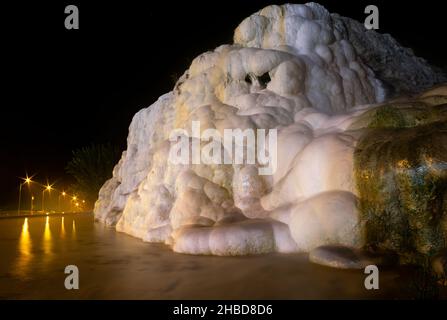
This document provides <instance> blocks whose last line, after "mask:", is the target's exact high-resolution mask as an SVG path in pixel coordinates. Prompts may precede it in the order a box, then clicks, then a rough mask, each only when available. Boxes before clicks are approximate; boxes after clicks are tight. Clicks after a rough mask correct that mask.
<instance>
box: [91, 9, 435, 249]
mask: <svg viewBox="0 0 447 320" xmlns="http://www.w3.org/2000/svg"><path fill="white" fill-rule="evenodd" d="M350 39H354V42H351V41H350ZM359 39H361V41H360V40H359ZM368 39H371V42H372V43H374V47H371V48H366V44H368V43H369V42H368ZM390 43H392V44H393V45H392V46H390ZM365 48H366V49H368V50H376V51H377V52H378V54H379V55H380V54H381V55H382V56H383V55H391V56H392V59H393V61H399V57H398V56H396V55H398V54H399V52H403V53H402V54H403V55H404V57H402V59H401V61H403V62H402V63H401V64H400V63H398V62H396V63H394V64H392V65H391V66H390V69H389V70H388V71H387V74H388V77H387V78H386V81H387V83H386V86H385V85H384V84H383V83H384V82H382V81H381V79H379V78H378V77H377V76H375V70H374V69H371V68H374V67H377V66H378V65H380V64H377V61H375V62H374V63H373V64H372V67H371V68H370V67H369V66H368V65H367V64H365V63H367V62H368V59H365V57H368V56H371V55H373V53H374V52H370V51H368V50H366V49H365ZM406 50H407V49H403V48H401V47H400V46H399V45H398V44H397V43H396V42H395V41H394V40H393V39H392V38H391V37H390V36H388V35H380V34H377V33H375V32H374V31H366V30H365V29H364V28H363V27H362V25H361V24H359V23H357V22H355V21H352V20H350V19H348V18H344V17H340V16H338V15H336V14H332V15H331V14H330V13H329V12H328V11H327V10H326V9H325V8H323V7H322V6H320V5H318V4H315V3H308V4H305V5H288V4H287V5H283V6H269V7H266V8H264V9H262V10H261V11H259V12H257V13H255V14H253V15H252V16H250V17H248V18H246V19H245V20H244V21H242V23H241V24H240V25H239V26H238V27H237V29H236V30H235V34H234V44H232V45H222V46H220V47H218V48H216V49H215V50H214V51H210V52H206V53H203V54H201V55H200V56H198V57H197V58H195V59H194V61H193V62H192V64H191V66H190V68H189V69H188V70H187V71H186V72H185V73H184V74H183V76H182V77H181V78H180V79H179V81H178V82H177V84H176V85H175V87H174V89H173V90H172V91H171V92H169V93H167V94H165V95H163V96H162V97H160V98H159V99H158V101H156V102H155V103H154V104H153V105H151V106H150V107H148V108H146V109H143V110H141V111H140V112H138V113H137V114H136V115H135V116H134V118H133V121H132V123H131V125H130V128H129V136H128V140H127V143H128V149H127V151H125V152H124V153H123V155H122V158H121V160H120V161H119V163H118V164H117V166H116V167H115V169H114V172H113V178H112V179H111V180H109V181H107V182H106V183H105V184H104V186H103V187H102V189H101V191H100V194H99V199H98V201H97V203H96V205H95V217H96V219H97V220H99V221H101V222H104V223H106V224H107V225H115V226H116V230H118V231H121V232H125V233H128V234H130V235H133V236H135V237H138V238H141V239H143V240H144V241H148V242H162V243H166V244H168V245H170V246H171V247H172V249H173V250H174V251H176V252H182V253H191V254H215V255H244V254H257V253H266V252H273V251H277V252H300V251H304V252H308V251H310V250H312V249H314V248H316V247H318V246H321V245H328V244H330V245H343V246H350V247H360V246H361V245H362V236H361V234H360V227H359V217H358V211H357V197H356V190H355V186H354V182H353V150H354V147H355V144H356V140H357V139H358V133H356V132H352V131H346V129H347V127H348V126H349V125H350V124H351V123H352V121H353V120H355V119H356V117H357V116H359V115H360V114H362V113H363V112H364V111H365V110H367V109H368V108H371V107H373V106H372V104H376V103H380V102H382V101H383V100H384V99H386V98H387V94H389V93H390V92H389V91H387V90H389V88H390V87H392V88H393V89H394V92H396V91H399V92H402V90H404V89H405V88H409V89H414V87H415V86H416V85H418V86H419V88H422V87H423V86H430V85H432V84H434V83H436V82H439V81H440V79H441V78H440V76H439V75H438V74H437V73H436V71H435V70H432V69H430V68H431V67H430V66H428V64H427V63H426V62H425V61H424V60H422V59H420V58H416V57H414V56H412V55H411V54H410V53H409V52H408V50H407V51H406ZM379 58H380V59H382V58H383V59H385V57H384V56H383V57H379ZM379 58H377V59H379ZM405 59H406V60H405ZM385 60H386V59H385ZM411 61H415V62H414V63H411ZM408 66H411V67H412V68H413V69H414V70H412V72H413V73H414V74H416V75H417V74H418V73H419V74H420V76H421V77H422V78H421V79H418V78H417V76H415V77H413V80H412V81H413V82H409V80H408V77H407V76H406V74H407V73H408V72H409V71H408ZM381 67H382V68H383V66H381ZM399 74H402V76H401V77H399ZM390 79H391V80H390ZM418 81H419V82H418ZM412 86H413V87H412ZM192 121H200V125H201V129H202V130H205V129H207V128H215V129H217V130H218V131H219V132H221V133H223V130H224V129H232V128H240V129H242V130H244V129H246V128H252V129H257V128H262V129H272V128H276V129H277V130H278V148H277V152H278V165H277V168H278V169H277V171H276V172H275V173H274V175H272V176H262V175H259V174H258V170H257V167H256V165H225V164H222V165H205V164H198V165H174V164H172V163H170V162H169V161H168V154H169V149H170V146H171V142H170V141H169V135H170V133H171V132H172V130H174V129H176V128H183V129H185V130H187V131H189V130H190V128H191V123H192Z"/></svg>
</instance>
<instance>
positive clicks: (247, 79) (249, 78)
mask: <svg viewBox="0 0 447 320" xmlns="http://www.w3.org/2000/svg"><path fill="white" fill-rule="evenodd" d="M245 82H247V83H249V84H251V77H250V75H249V74H247V75H246V76H245Z"/></svg>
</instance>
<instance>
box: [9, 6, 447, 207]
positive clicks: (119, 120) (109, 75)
mask: <svg viewBox="0 0 447 320" xmlns="http://www.w3.org/2000/svg"><path fill="white" fill-rule="evenodd" d="M93 2H94V3H93ZM289 2H292V1H289ZM273 3H276V4H281V3H284V1H273V0H272V1H254V0H253V1H249V0H246V1H208V2H204V1H202V2H197V1H196V2H192V1H181V2H180V1H179V2H172V1H162V2H159V3H157V4H155V3H154V1H141V2H137V1H135V2H132V1H129V0H128V1H117V2H110V1H59V3H58V4H55V3H53V4H51V3H44V2H42V1H40V2H39V3H36V1H29V2H28V3H27V2H20V3H16V4H2V7H1V12H2V19H1V20H2V21H1V22H0V23H1V24H0V25H1V34H2V38H1V51H2V58H1V59H2V62H3V63H2V71H1V75H2V78H3V79H2V80H3V81H2V90H1V92H2V95H1V98H0V99H1V113H0V119H1V120H0V121H1V123H0V137H1V145H0V160H1V165H0V208H2V207H5V206H7V205H11V206H14V205H15V201H16V197H17V188H18V177H19V176H24V175H25V172H28V173H30V174H32V173H37V174H38V175H37V176H36V179H37V180H40V181H41V182H45V181H46V179H47V178H48V179H49V180H50V181H51V182H53V181H55V180H57V181H58V184H59V186H63V184H66V183H68V182H69V179H68V178H67V177H66V175H65V174H64V167H65V165H66V163H67V161H68V160H69V159H70V155H71V150H73V149H74V148H78V147H82V146H85V145H88V144H90V143H91V142H99V143H102V142H112V143H114V144H117V145H119V146H120V147H121V148H122V149H124V148H125V145H126V144H125V142H126V137H127V129H128V126H129V124H130V121H131V119H132V116H133V115H134V114H135V113H136V112H137V111H138V110H140V109H141V108H143V107H146V106H149V105H150V104H152V103H153V102H154V101H155V100H156V99H157V98H158V97H159V96H160V95H162V94H163V93H166V92H168V91H170V90H171V88H172V86H173V80H172V77H175V76H180V75H181V74H182V73H183V72H184V70H186V69H187V67H188V66H189V64H190V62H191V61H192V59H193V58H194V57H195V56H197V55H198V54H200V53H202V52H204V51H206V50H211V49H213V48H215V47H216V46H218V45H220V44H224V43H231V41H232V35H233V30H234V28H236V26H237V25H238V23H239V22H240V21H241V20H242V19H243V18H244V17H246V16H249V15H250V14H252V13H254V12H255V11H257V10H259V9H261V8H263V7H264V6H266V5H269V4H273ZM298 3H299V2H298ZM320 3H321V4H324V5H325V6H326V7H327V8H328V9H329V10H330V11H331V12H338V13H340V14H342V15H345V16H349V17H352V18H356V19H357V20H362V21H363V20H364V18H365V14H364V13H363V11H364V8H365V6H366V5H367V4H376V5H378V7H379V9H380V30H379V31H380V32H382V33H391V34H392V35H393V36H394V37H395V38H396V39H398V40H399V41H400V42H401V43H402V44H404V45H405V46H408V47H411V48H413V49H414V51H415V52H416V53H417V54H418V55H420V56H423V57H425V58H426V59H428V60H429V61H430V62H431V63H433V64H436V65H439V66H443V67H445V66H446V60H447V59H446V58H445V53H446V50H445V47H444V44H443V43H444V42H445V34H446V31H447V30H446V29H447V28H446V24H445V18H444V16H445V11H444V10H443V8H442V7H441V4H440V3H441V2H440V1H424V2H419V4H418V5H412V4H411V2H408V1H393V2H392V3H391V1H388V2H385V1H345V0H336V1H320ZM69 4H76V5H78V7H79V10H80V30H72V31H67V30H65V29H64V18H65V15H64V8H65V6H66V5H69Z"/></svg>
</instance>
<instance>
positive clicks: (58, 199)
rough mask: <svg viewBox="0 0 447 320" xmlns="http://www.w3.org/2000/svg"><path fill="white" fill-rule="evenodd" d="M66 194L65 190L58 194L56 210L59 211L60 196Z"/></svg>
mask: <svg viewBox="0 0 447 320" xmlns="http://www.w3.org/2000/svg"><path fill="white" fill-rule="evenodd" d="M66 195H67V193H65V191H62V193H60V194H59V197H58V198H57V211H59V212H61V196H63V197H64V199H65V196H66Z"/></svg>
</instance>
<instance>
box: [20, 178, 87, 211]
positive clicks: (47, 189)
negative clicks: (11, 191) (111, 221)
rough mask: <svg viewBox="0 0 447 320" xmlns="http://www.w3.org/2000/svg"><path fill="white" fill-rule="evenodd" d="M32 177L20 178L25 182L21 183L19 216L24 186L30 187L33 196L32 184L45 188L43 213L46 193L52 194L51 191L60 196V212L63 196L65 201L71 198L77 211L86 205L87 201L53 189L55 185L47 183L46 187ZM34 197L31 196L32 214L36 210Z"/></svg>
mask: <svg viewBox="0 0 447 320" xmlns="http://www.w3.org/2000/svg"><path fill="white" fill-rule="evenodd" d="M32 178H33V177H32V176H31V177H28V175H26V178H20V179H21V180H23V182H20V185H19V204H18V206H17V214H20V209H21V201H22V188H23V186H24V185H28V188H29V189H30V194H31V184H32V183H33V184H37V185H39V186H40V187H42V188H43V190H42V208H41V209H42V212H45V192H48V194H50V193H51V191H55V192H59V196H58V208H57V209H58V211H60V210H61V196H62V197H63V198H64V199H65V198H66V197H67V196H68V197H70V198H71V203H72V204H74V206H75V207H76V209H78V208H79V207H80V206H81V203H82V204H85V200H81V199H79V198H78V196H77V195H69V194H68V193H67V192H65V191H59V190H57V189H55V188H53V185H50V184H49V183H47V184H46V185H43V184H40V183H38V182H36V181H33V180H32ZM34 200H35V198H34V195H33V194H31V205H30V211H31V213H32V212H33V210H34Z"/></svg>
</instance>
